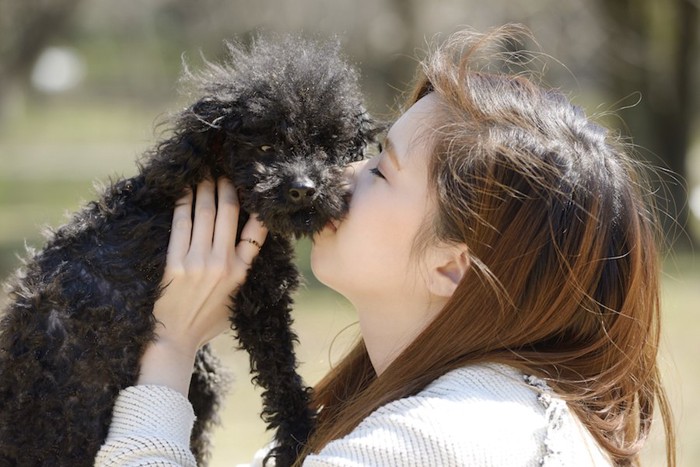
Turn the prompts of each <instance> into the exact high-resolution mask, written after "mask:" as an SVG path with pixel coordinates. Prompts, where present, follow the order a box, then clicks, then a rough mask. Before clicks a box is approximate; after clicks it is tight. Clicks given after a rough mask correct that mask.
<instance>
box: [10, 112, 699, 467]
mask: <svg viewBox="0 0 700 467" xmlns="http://www.w3.org/2000/svg"><path fill="white" fill-rule="evenodd" d="M107 108H109V111H105V106H104V105H95V104H85V103H82V104H80V105H78V106H70V105H69V106H64V105H61V106H59V105H55V106H52V105H48V106H43V107H41V109H38V108H37V109H32V108H29V109H28V110H27V111H26V112H25V113H23V114H21V115H18V116H16V117H15V118H14V119H13V120H11V121H9V122H7V124H6V125H5V126H4V127H2V128H1V129H0V168H1V171H0V279H2V278H5V277H6V276H8V275H9V274H10V273H11V271H12V270H13V269H15V268H16V267H17V266H18V265H19V263H20V261H19V259H18V258H17V257H16V255H17V253H19V252H21V251H22V249H23V245H24V243H25V242H26V243H28V244H30V245H35V246H40V245H41V243H42V241H43V240H42V238H41V234H40V231H41V230H42V226H44V225H52V226H56V225H58V224H60V223H62V222H64V221H65V213H66V212H71V211H74V210H75V209H77V208H78V207H79V206H80V205H81V204H82V202H83V201H84V200H87V199H92V198H93V197H94V190H93V188H92V185H93V180H95V179H99V180H101V181H106V180H107V179H108V178H109V176H110V175H112V174H127V175H128V174H130V173H133V171H134V170H135V168H134V167H135V166H134V163H133V161H134V159H135V158H136V157H137V156H138V155H139V154H140V153H141V152H142V151H143V150H144V149H145V148H147V147H148V146H149V145H150V142H152V141H153V140H154V137H153V136H152V133H153V121H154V117H156V116H157V114H158V113H159V112H163V111H162V110H155V111H154V110H153V109H146V108H141V107H138V106H135V105H132V104H130V103H112V104H110V105H109V106H108V107H107ZM307 250H308V244H302V246H301V248H300V250H299V256H300V258H301V259H302V261H301V265H302V267H303V269H307V265H306V264H305V263H304V261H303V258H306V257H308V253H307ZM697 261H698V260H697V258H695V257H693V256H691V255H687V256H679V257H677V258H672V259H671V260H669V261H667V263H666V265H665V274H664V278H663V307H664V318H663V324H664V334H663V341H662V353H661V362H662V368H663V373H664V376H665V381H666V383H667V386H668V389H669V395H670V399H671V403H672V406H673V409H674V412H675V415H676V419H675V423H676V427H677V430H678V440H679V465H681V466H684V465H688V466H690V465H700V445H699V444H698V443H696V440H697V439H700V399H698V398H697V396H696V389H697V388H698V387H700V366H698V365H697V362H696V360H697V355H698V354H699V350H700V339H698V337H697V333H698V329H700V314H699V313H698V305H697V304H698V303H700V267H698V266H699V265H698V263H697ZM307 276H308V272H307ZM2 302H3V297H2V296H0V305H1V304H2ZM295 316H296V329H297V331H298V333H299V336H300V342H301V344H300V346H299V357H300V360H301V361H302V362H303V364H302V366H301V368H300V371H301V373H302V374H303V375H304V377H305V378H306V380H307V382H309V383H314V382H315V381H317V380H318V379H319V378H320V377H321V376H322V375H323V374H324V373H325V372H326V371H327V370H328V369H329V367H330V364H331V362H332V361H335V360H337V358H338V356H339V355H340V354H342V352H343V351H344V350H345V349H347V348H348V346H349V345H350V342H352V341H353V340H354V338H355V337H356V336H357V333H358V330H357V326H354V327H350V328H349V329H347V330H345V331H343V332H342V333H341V330H343V329H345V328H346V327H347V326H348V325H349V324H350V323H353V322H354V321H355V315H354V313H353V311H352V310H351V308H350V307H349V305H348V304H347V302H345V301H344V300H343V299H342V298H340V297H339V296H337V295H335V294H333V293H331V292H329V291H327V290H324V289H319V288H317V287H309V288H308V289H304V290H302V291H300V293H299V295H298V299H297V306H296V312H295ZM339 333H340V335H339ZM338 335H339V337H338V338H337V339H336V336H338ZM332 344H333V345H332ZM234 345H235V342H234V341H233V340H232V339H231V338H230V337H228V336H222V337H220V338H218V339H217V340H216V341H215V347H216V349H217V351H218V353H219V355H220V356H222V358H223V359H224V361H225V363H226V365H227V366H228V367H229V368H231V371H232V373H233V375H234V376H235V378H236V382H235V384H234V385H233V388H232V390H231V392H230V394H229V395H228V399H227V404H226V405H225V408H224V411H223V414H222V425H221V427H219V428H218V429H217V431H216V432H215V437H214V443H215V449H214V456H213V459H212V464H211V465H212V466H213V467H217V466H230V465H235V464H236V463H244V462H248V461H249V460H250V458H251V456H252V454H253V453H254V452H255V451H256V450H257V449H259V448H260V447H262V446H263V445H264V444H265V443H266V441H267V440H268V437H269V435H268V434H267V433H265V431H264V425H263V423H262V421H261V420H260V418H259V416H258V413H259V410H260V398H259V393H258V391H257V390H255V389H254V388H253V387H252V385H251V384H250V383H249V376H248V364H247V357H246V355H245V354H244V353H243V352H240V351H236V350H234ZM645 459H647V461H648V462H647V465H653V466H655V465H662V449H661V442H660V439H659V436H658V427H657V430H656V431H655V434H654V436H653V437H652V440H651V442H650V443H649V446H648V448H647V449H646V451H645Z"/></svg>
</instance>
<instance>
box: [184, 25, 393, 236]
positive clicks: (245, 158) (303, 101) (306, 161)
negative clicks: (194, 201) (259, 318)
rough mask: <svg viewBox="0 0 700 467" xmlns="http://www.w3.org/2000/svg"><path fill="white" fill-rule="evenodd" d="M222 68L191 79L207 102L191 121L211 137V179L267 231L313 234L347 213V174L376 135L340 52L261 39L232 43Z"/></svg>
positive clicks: (193, 111)
mask: <svg viewBox="0 0 700 467" xmlns="http://www.w3.org/2000/svg"><path fill="white" fill-rule="evenodd" d="M228 48H229V52H230V58H229V60H228V62H227V63H226V64H223V65H215V64H209V65H208V67H207V69H206V70H205V71H204V72H200V73H198V74H197V75H196V76H195V79H196V80H197V81H198V83H199V85H200V89H201V90H203V91H204V94H205V95H206V97H204V98H202V99H200V100H199V101H197V102H196V103H195V104H194V105H192V106H191V107H190V108H189V110H188V112H187V114H188V115H189V117H188V118H190V119H194V120H196V121H197V122H199V124H200V126H201V127H202V131H206V133H207V135H208V136H207V140H208V143H207V146H208V148H209V151H211V152H212V155H211V156H212V157H215V158H216V159H215V163H214V164H213V165H214V166H215V168H216V169H215V171H216V172H218V173H217V174H215V175H219V174H221V175H226V176H228V177H230V178H231V179H232V180H233V182H234V184H235V186H236V187H237V188H238V189H239V193H240V196H239V198H240V200H241V206H242V208H243V209H245V210H246V211H248V212H254V213H257V214H258V216H259V217H260V219H261V220H262V221H263V223H264V224H265V225H266V226H267V227H268V228H269V229H270V231H271V232H276V233H283V234H292V235H295V236H297V237H298V236H301V235H312V234H313V233H315V232H318V231H320V230H321V229H322V228H323V227H324V225H326V224H327V223H328V222H329V221H330V220H332V219H339V218H342V217H343V215H344V214H345V212H346V210H347V202H346V198H347V187H346V185H345V183H344V179H343V175H342V174H343V169H344V167H345V166H347V165H348V164H349V163H351V162H353V161H357V160H360V159H362V158H363V157H364V155H363V154H364V151H365V148H366V147H367V145H368V143H371V142H373V141H374V139H375V137H376V135H377V133H378V131H379V126H378V125H376V124H375V123H374V122H373V121H372V119H371V118H370V117H369V115H368V113H367V111H366V109H365V107H364V105H363V100H362V96H361V93H360V90H359V86H358V82H357V81H358V77H357V73H356V71H355V70H354V69H353V68H352V67H351V66H349V65H348V64H347V63H346V62H345V61H344V60H342V58H341V57H340V54H339V50H338V49H339V47H338V45H337V43H330V44H319V43H316V42H312V41H308V40H303V39H299V38H291V37H285V38H277V39H270V38H258V39H256V40H255V41H254V42H253V44H252V45H251V46H250V47H249V48H247V49H246V48H243V47H241V46H238V45H234V44H228Z"/></svg>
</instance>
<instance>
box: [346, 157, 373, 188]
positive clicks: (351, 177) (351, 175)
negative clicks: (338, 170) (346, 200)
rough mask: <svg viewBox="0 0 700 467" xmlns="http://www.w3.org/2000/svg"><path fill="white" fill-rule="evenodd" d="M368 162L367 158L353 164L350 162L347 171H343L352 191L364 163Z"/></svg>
mask: <svg viewBox="0 0 700 467" xmlns="http://www.w3.org/2000/svg"><path fill="white" fill-rule="evenodd" d="M366 163H367V159H365V160H362V161H357V162H353V163H352V164H349V165H347V166H346V167H345V171H344V173H343V176H344V178H345V182H346V183H347V184H348V185H349V186H350V191H351V192H352V191H353V190H354V189H355V183H356V182H357V177H358V175H359V174H360V171H361V170H362V167H364V165H365V164H366Z"/></svg>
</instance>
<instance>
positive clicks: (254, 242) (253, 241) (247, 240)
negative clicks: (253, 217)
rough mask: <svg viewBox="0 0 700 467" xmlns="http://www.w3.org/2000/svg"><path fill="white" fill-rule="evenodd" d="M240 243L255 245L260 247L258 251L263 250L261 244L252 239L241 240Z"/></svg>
mask: <svg viewBox="0 0 700 467" xmlns="http://www.w3.org/2000/svg"><path fill="white" fill-rule="evenodd" d="M240 241H241V242H248V243H252V244H253V245H255V246H257V247H258V250H262V245H261V244H260V243H258V241H256V240H253V239H252V238H241V240H240Z"/></svg>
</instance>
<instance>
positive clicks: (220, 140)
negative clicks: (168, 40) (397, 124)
mask: <svg viewBox="0 0 700 467" xmlns="http://www.w3.org/2000/svg"><path fill="white" fill-rule="evenodd" d="M229 50H230V59H229V60H228V61H227V63H225V64H222V65H217V64H207V67H206V69H205V70H204V71H202V72H200V73H198V74H196V75H195V74H192V73H187V76H188V78H189V80H191V81H194V82H195V83H196V84H197V85H198V89H199V93H200V95H203V97H201V98H199V99H198V100H197V101H196V102H194V104H192V105H191V106H190V107H188V108H187V109H185V110H184V111H182V112H181V113H180V114H179V115H178V116H177V117H176V119H175V122H174V131H173V133H172V135H171V136H170V137H169V138H167V139H166V140H164V141H162V142H160V143H159V144H158V145H157V146H156V147H155V149H154V150H152V151H150V152H148V153H147V154H146V156H145V158H144V160H143V161H142V163H141V164H139V171H138V174H137V175H135V176H134V177H131V178H128V179H120V180H117V181H115V182H112V183H111V184H110V186H108V187H107V188H106V189H105V190H104V192H103V193H102V194H101V196H100V198H99V199H98V200H97V201H92V202H90V203H88V204H87V205H86V206H85V207H84V208H83V209H82V211H80V212H78V213H77V214H75V215H74V217H73V218H72V220H71V221H70V222H69V223H68V224H66V225H64V226H62V227H60V228H59V229H57V230H56V231H54V232H52V234H51V235H50V238H49V239H48V242H47V244H46V245H45V246H44V248H43V249H42V250H41V251H39V252H37V253H34V254H31V255H30V258H29V259H28V260H27V261H26V263H25V266H24V267H23V268H21V270H20V271H19V272H18V273H17V274H16V276H15V277H14V280H13V281H12V282H11V284H10V289H9V291H10V295H9V296H10V299H11V302H10V303H9V305H8V307H7V309H6V310H5V311H4V313H3V315H2V318H1V321H0V465H47V466H48V465H52V466H53V465H70V466H81V465H86V466H87V465H92V463H93V459H94V456H95V454H96V452H97V450H98V449H99V446H100V445H101V444H102V442H103V440H104V438H105V436H106V433H107V430H108V427H109V423H110V419H111V410H112V406H113V403H114V400H115V397H116V395H117V393H118V392H119V390H120V389H122V388H124V387H126V386H129V385H131V384H133V383H134V382H135V381H136V378H137V376H138V372H139V358H140V356H141V354H142V352H143V349H144V347H145V345H146V344H147V343H148V342H149V341H151V340H153V339H154V318H153V315H152V308H153V303H154V302H155V300H156V299H157V298H158V297H159V296H160V294H161V292H162V290H161V288H160V286H159V284H160V280H161V277H162V273H163V268H164V263H165V253H166V249H167V244H168V237H169V233H170V225H171V220H172V211H173V207H174V204H175V201H176V200H177V199H179V198H180V197H181V196H182V195H183V193H184V191H185V189H186V188H187V187H193V186H194V185H195V184H197V183H198V182H199V181H201V180H202V179H203V178H204V177H205V176H207V175H213V176H215V177H217V176H226V177H229V178H231V179H232V180H233V182H234V184H235V186H236V187H237V188H238V189H239V193H240V200H241V206H242V209H243V212H242V216H241V224H240V225H243V223H244V222H245V220H246V218H247V217H248V213H251V212H255V213H258V215H259V217H260V219H261V220H262V221H263V222H264V224H265V225H266V226H267V227H268V228H269V230H270V235H269V237H268V239H267V241H266V243H265V245H264V247H263V249H262V251H261V252H260V255H259V256H258V257H257V258H256V259H255V261H254V263H253V265H252V268H251V271H250V273H249V275H248V279H247V281H246V283H245V284H244V285H243V286H242V287H241V288H240V290H239V291H238V293H237V295H236V296H235V301H234V305H233V307H232V314H231V325H232V329H233V330H234V331H235V334H236V336H237V338H238V340H239V342H240V345H241V347H242V348H244V349H245V350H246V351H248V352H249V354H250V365H251V372H252V373H253V374H254V377H253V380H254V381H255V382H256V383H257V384H259V385H260V386H262V388H263V389H264V392H263V407H264V409H263V418H264V420H265V421H266V422H267V424H268V426H269V428H271V429H275V430H276V436H275V439H276V441H277V442H278V443H279V444H278V446H277V447H276V448H275V449H274V450H273V451H272V452H271V457H274V458H275V459H276V462H277V465H278V466H286V465H290V464H291V463H292V462H293V460H294V459H295V457H296V456H297V454H298V452H299V449H300V448H301V447H302V446H303V444H304V442H305V441H306V439H307V436H308V434H309V432H310V431H311V429H312V426H313V420H314V414H313V413H312V411H311V410H310V409H309V406H308V404H309V397H310V393H309V391H310V390H309V388H307V387H305V386H304V384H303V382H302V380H301V378H300V377H299V375H298V374H297V373H296V367H297V361H296V358H295V356H294V343H295V340H296V336H295V334H294V332H293V331H292V330H291V327H290V325H291V322H292V319H291V317H290V311H291V307H292V298H291V294H292V292H293V291H294V290H295V288H296V287H297V285H298V283H299V273H298V271H297V269H296V268H295V266H294V264H293V262H292V260H293V248H292V240H293V238H294V237H298V236H301V235H310V234H313V233H314V232H317V231H319V230H320V229H322V228H323V226H324V225H325V224H326V223H327V222H328V221H329V220H330V219H333V218H341V217H342V216H343V215H344V214H345V212H346V209H347V206H346V191H345V188H344V185H343V183H342V176H341V173H342V169H343V166H345V165H347V164H348V163H350V162H352V161H355V160H359V159H361V158H362V157H363V151H364V149H365V147H366V145H367V144H368V143H369V142H371V141H372V140H373V139H374V138H375V135H376V133H377V127H376V126H375V124H374V123H373V121H372V120H371V119H370V118H369V116H368V115H367V112H366V110H365V108H364V106H363V103H362V99H361V95H360V93H359V90H358V85H357V75H356V73H355V71H354V70H353V69H352V68H351V67H350V66H349V65H348V64H347V63H345V62H344V61H343V60H342V59H341V58H340V57H339V53H338V46H337V44H326V45H322V44H317V43H314V42H312V41H306V40H302V39H298V38H282V39H279V40H272V39H269V38H267V39H263V38H259V39H258V40H256V41H254V42H253V44H252V45H251V46H250V48H249V49H246V48H244V47H242V46H238V45H229ZM239 234H240V230H239ZM218 367H219V363H218V361H217V360H216V358H215V357H214V355H212V354H211V352H210V349H209V348H207V347H205V348H204V349H202V351H201V352H200V353H199V354H198V356H197V361H196V364H195V368H194V374H193V377H192V383H191V386H190V400H191V401H192V403H193V405H194V409H195V413H196V414H197V422H196V426H195V429H194V433H193V436H192V440H191V441H192V443H191V447H192V449H193V451H194V453H195V455H196V456H197V458H198V460H199V462H200V463H203V462H205V461H206V458H207V449H208V442H207V434H206V433H207V429H208V427H209V426H210V425H211V424H212V423H213V422H214V421H215V418H216V409H217V406H218V404H219V400H220V397H221V395H222V388H221V384H222V378H221V377H220V372H219V370H218Z"/></svg>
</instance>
